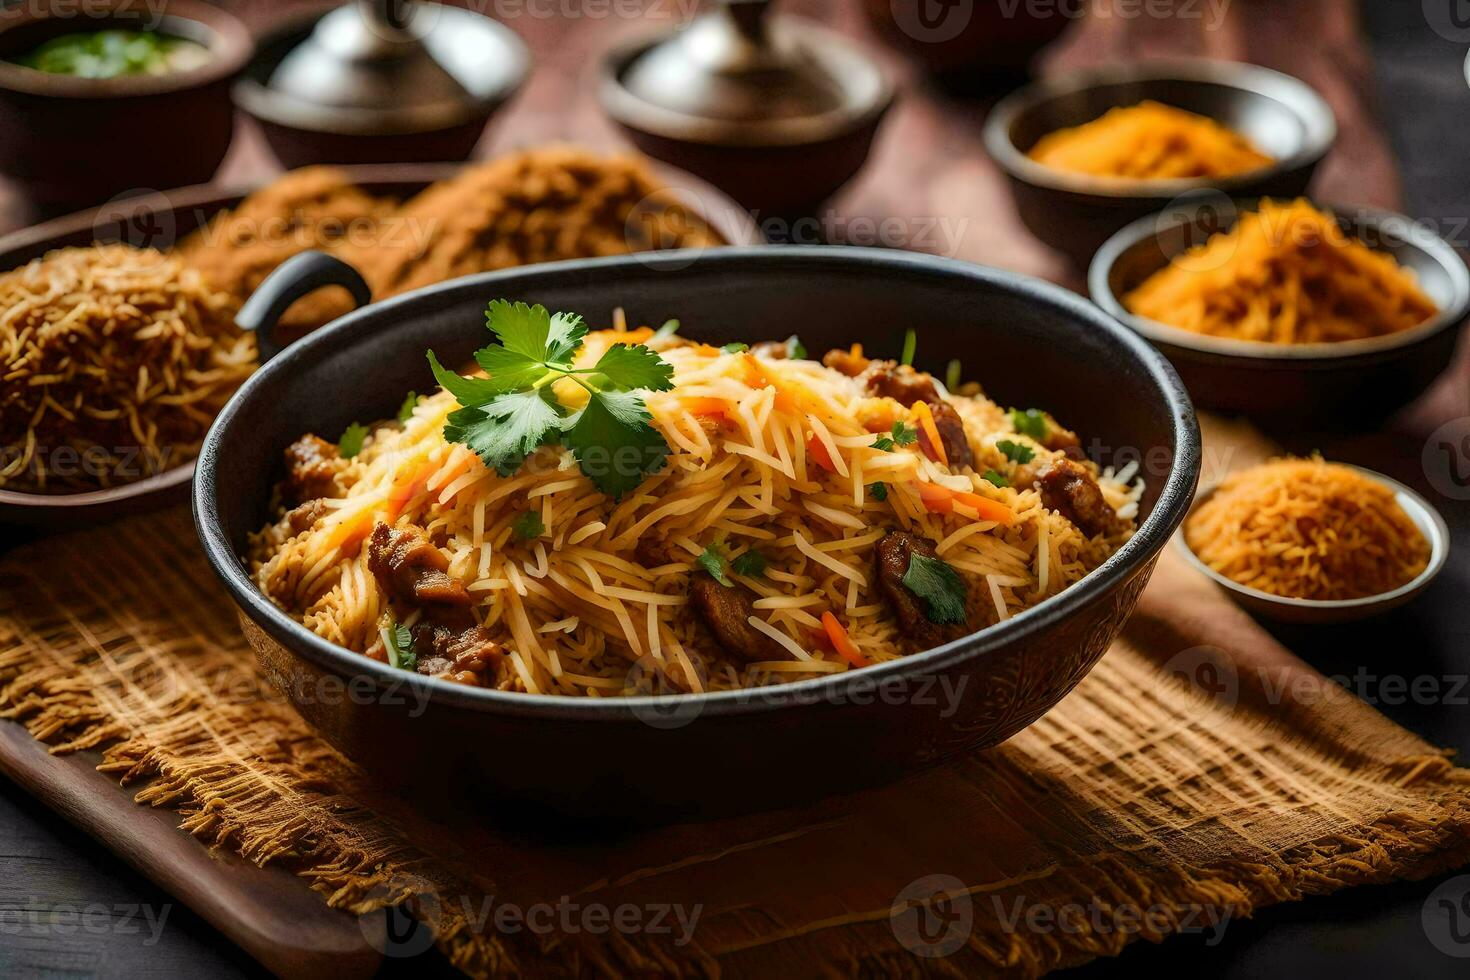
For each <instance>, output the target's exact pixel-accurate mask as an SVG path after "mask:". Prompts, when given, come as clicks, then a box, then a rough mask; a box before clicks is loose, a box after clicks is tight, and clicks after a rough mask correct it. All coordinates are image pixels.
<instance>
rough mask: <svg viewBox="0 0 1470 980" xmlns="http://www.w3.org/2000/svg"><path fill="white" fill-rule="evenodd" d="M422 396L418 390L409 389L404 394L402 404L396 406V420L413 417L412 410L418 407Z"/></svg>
mask: <svg viewBox="0 0 1470 980" xmlns="http://www.w3.org/2000/svg"><path fill="white" fill-rule="evenodd" d="M422 398H423V396H422V395H420V394H419V393H418V392H414V391H410V392H409V393H408V394H407V395H405V396H404V399H403V404H402V405H399V406H398V421H400V422H407V421H408V420H409V419H411V418H413V410H414V409H415V408H418V407H419V401H420V400H422Z"/></svg>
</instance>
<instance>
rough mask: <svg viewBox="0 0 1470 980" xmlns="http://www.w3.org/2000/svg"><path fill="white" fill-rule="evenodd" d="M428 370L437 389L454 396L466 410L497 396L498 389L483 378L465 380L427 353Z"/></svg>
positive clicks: (432, 354) (431, 353) (430, 353)
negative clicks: (431, 373) (432, 374)
mask: <svg viewBox="0 0 1470 980" xmlns="http://www.w3.org/2000/svg"><path fill="white" fill-rule="evenodd" d="M429 369H430V370H431V371H433V372H434V380H435V381H437V382H439V387H441V388H443V389H444V390H445V391H447V392H449V393H450V394H451V395H453V396H454V400H455V401H457V402H459V403H460V404H461V405H463V406H465V407H466V408H469V407H472V406H475V405H480V404H483V403H485V402H488V401H490V400H491V399H492V398H494V397H495V396H496V395H499V394H500V393H501V392H500V389H499V387H498V386H497V385H496V384H495V383H494V382H492V381H489V380H487V379H485V378H465V377H461V376H460V375H458V374H455V373H454V372H453V371H451V370H449V369H448V368H446V367H445V366H444V365H442V364H440V363H439V358H437V357H435V356H434V352H433V351H429Z"/></svg>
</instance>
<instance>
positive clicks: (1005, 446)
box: [995, 439, 1036, 463]
mask: <svg viewBox="0 0 1470 980" xmlns="http://www.w3.org/2000/svg"><path fill="white" fill-rule="evenodd" d="M995 448H996V449H999V450H1000V452H1001V455H1002V456H1004V457H1005V458H1006V459H1008V460H1010V461H1011V462H1012V463H1029V462H1031V461H1032V460H1033V459H1035V458H1036V450H1034V449H1032V448H1031V447H1030V446H1023V445H1021V444H1020V443H1019V442H1012V441H1011V440H1009V439H1001V440H999V441H997V442H996V444H995Z"/></svg>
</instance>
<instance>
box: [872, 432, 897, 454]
mask: <svg viewBox="0 0 1470 980" xmlns="http://www.w3.org/2000/svg"><path fill="white" fill-rule="evenodd" d="M873 448H874V449H881V450H883V451H884V452H885V453H886V452H888V450H890V449H892V448H893V440H892V439H890V438H888V437H887V436H879V437H878V438H876V439H874V440H873Z"/></svg>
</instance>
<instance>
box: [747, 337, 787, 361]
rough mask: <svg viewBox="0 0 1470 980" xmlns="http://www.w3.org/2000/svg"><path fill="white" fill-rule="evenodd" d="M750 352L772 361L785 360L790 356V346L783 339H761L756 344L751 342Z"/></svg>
mask: <svg viewBox="0 0 1470 980" xmlns="http://www.w3.org/2000/svg"><path fill="white" fill-rule="evenodd" d="M750 352H751V353H752V354H759V355H760V356H761V357H766V358H770V359H771V360H773V361H785V360H788V359H790V357H791V346H790V345H789V344H787V342H786V341H784V340H762V341H761V342H760V343H758V344H752V345H751V347H750Z"/></svg>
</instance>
